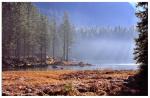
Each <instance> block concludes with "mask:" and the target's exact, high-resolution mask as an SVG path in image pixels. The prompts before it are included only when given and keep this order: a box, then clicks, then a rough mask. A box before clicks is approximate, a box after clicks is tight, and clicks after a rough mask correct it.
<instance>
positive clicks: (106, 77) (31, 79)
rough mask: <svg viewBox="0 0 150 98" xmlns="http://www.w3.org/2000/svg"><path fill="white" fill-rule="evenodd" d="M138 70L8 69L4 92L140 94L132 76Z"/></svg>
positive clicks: (25, 93) (5, 76) (5, 73)
mask: <svg viewBox="0 0 150 98" xmlns="http://www.w3.org/2000/svg"><path fill="white" fill-rule="evenodd" d="M136 73H137V71H115V70H99V71H98V70H94V71H72V70H57V71H4V72H2V92H3V94H2V95H40V96H43V95H44V96H46V95H76V96H84V95H94V96H96V95H97V96H98V95H136V94H137V93H138V92H139V90H138V89H131V88H130V87H128V86H127V85H126V84H128V81H127V80H128V77H130V76H133V75H135V74H136Z"/></svg>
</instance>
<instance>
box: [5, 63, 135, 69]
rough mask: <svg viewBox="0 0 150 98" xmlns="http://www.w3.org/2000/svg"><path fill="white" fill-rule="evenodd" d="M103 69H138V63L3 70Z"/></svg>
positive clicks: (49, 66)
mask: <svg viewBox="0 0 150 98" xmlns="http://www.w3.org/2000/svg"><path fill="white" fill-rule="evenodd" d="M101 69H112V70H137V69H138V65H136V64H102V65H101V64H95V65H92V66H59V65H48V66H41V67H29V68H24V67H20V68H5V69H4V68H3V71H7V70H11V71H26V70H28V71H47V70H101Z"/></svg>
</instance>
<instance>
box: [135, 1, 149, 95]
mask: <svg viewBox="0 0 150 98" xmlns="http://www.w3.org/2000/svg"><path fill="white" fill-rule="evenodd" d="M137 8H138V9H139V10H138V12H136V16H137V17H138V18H139V22H138V23H137V29H138V32H139V36H138V38H137V39H135V41H136V48H135V52H134V54H135V60H136V61H137V63H139V64H140V71H139V74H138V75H139V79H138V81H139V84H140V86H141V88H142V89H144V90H143V91H146V93H147V91H148V3H147V2H139V3H138V4H137Z"/></svg>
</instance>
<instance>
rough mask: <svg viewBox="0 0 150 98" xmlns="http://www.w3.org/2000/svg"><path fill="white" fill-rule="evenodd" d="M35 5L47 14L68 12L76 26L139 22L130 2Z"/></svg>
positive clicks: (47, 3)
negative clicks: (50, 12)
mask: <svg viewBox="0 0 150 98" xmlns="http://www.w3.org/2000/svg"><path fill="white" fill-rule="evenodd" d="M33 4H34V5H35V6H37V7H38V8H39V9H40V10H41V11H42V12H43V13H47V14H48V13H49V11H50V10H52V11H55V12H58V13H63V12H64V11H67V12H68V13H69V17H70V21H71V22H72V23H73V24H74V25H76V26H91V25H92V26H93V25H96V26H118V25H121V26H132V25H135V24H136V21H137V19H136V16H135V7H134V3H128V2H109V3H106V2H99V3H98V2H96V3H94V2H86V3H85V2H61V3H60V2H43V3H42V2H37V3H33ZM59 15H60V14H59ZM61 15H62V14H61Z"/></svg>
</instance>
